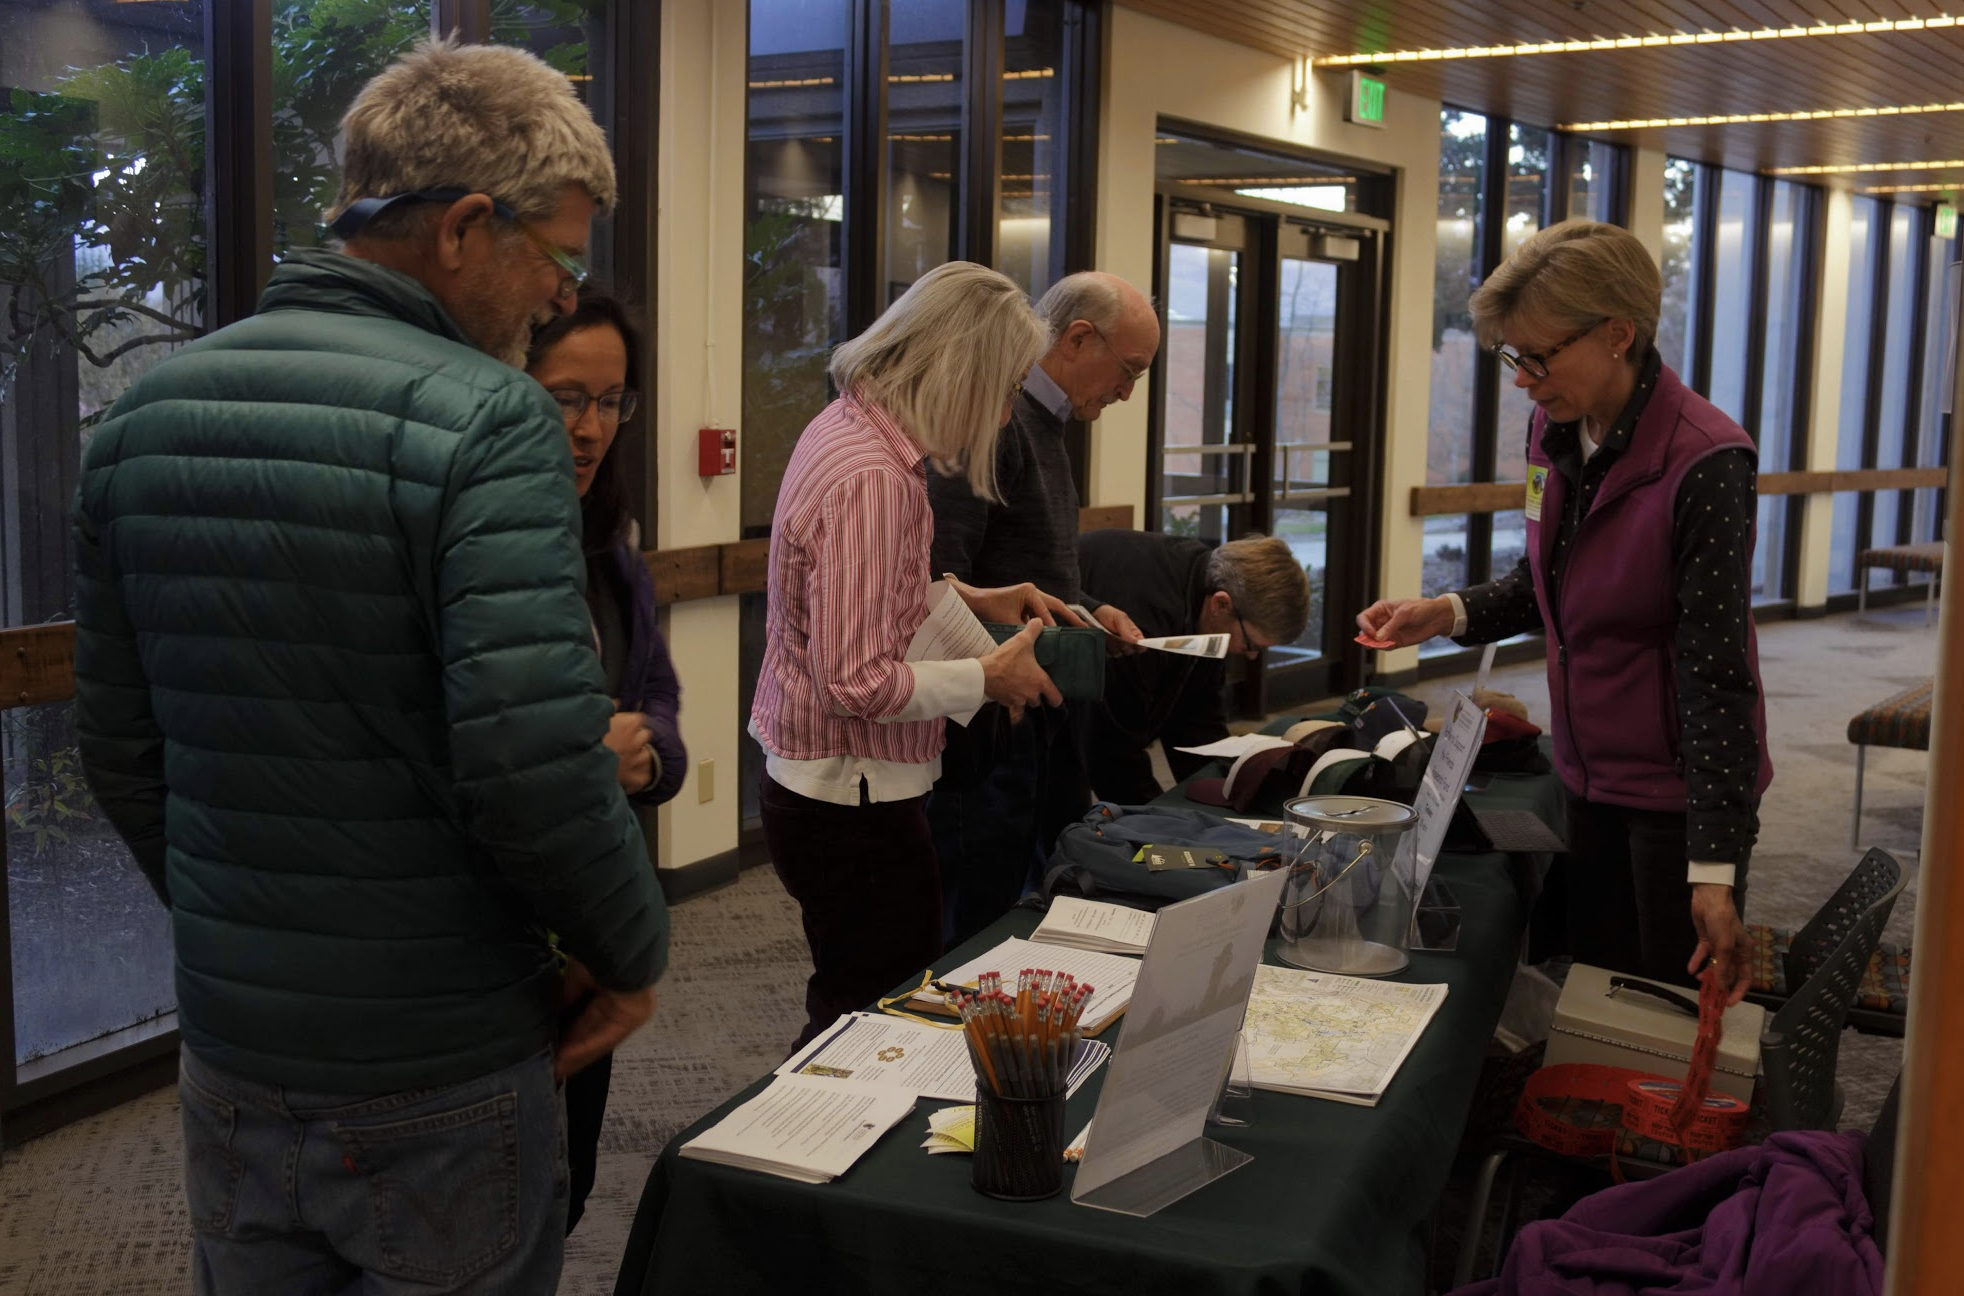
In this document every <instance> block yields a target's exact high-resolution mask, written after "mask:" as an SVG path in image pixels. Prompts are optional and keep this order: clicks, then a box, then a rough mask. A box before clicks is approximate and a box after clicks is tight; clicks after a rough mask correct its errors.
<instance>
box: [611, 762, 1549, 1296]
mask: <svg viewBox="0 0 1964 1296" xmlns="http://www.w3.org/2000/svg"><path fill="white" fill-rule="evenodd" d="M1552 784H1554V780H1553V779H1550V778H1545V777H1544V778H1539V779H1532V780H1523V781H1522V785H1521V786H1519V787H1518V788H1514V789H1511V790H1510V794H1509V795H1508V799H1509V800H1512V799H1513V796H1516V795H1518V796H1519V797H1520V798H1521V800H1520V801H1519V802H1518V803H1519V804H1522V805H1528V804H1535V805H1537V806H1539V805H1542V804H1548V803H1553V802H1554V801H1556V800H1558V797H1559V792H1558V790H1551V788H1550V786H1549V785H1552ZM1544 813H1545V811H1544ZM1437 874H1438V875H1439V876H1441V877H1443V878H1444V879H1445V880H1446V881H1447V882H1449V883H1450V885H1451V887H1452V889H1453V891H1454V892H1455V893H1456V895H1457V897H1458V899H1459V902H1460V905H1461V907H1462V910H1463V925H1462V930H1461V935H1460V938H1459V948H1458V949H1457V951H1455V952H1453V953H1433V952H1427V951H1414V952H1413V954H1412V966H1411V968H1410V969H1408V970H1407V971H1406V972H1405V973H1403V974H1401V975H1400V976H1399V977H1398V978H1397V979H1399V980H1404V981H1417V982H1427V981H1430V982H1444V983H1446V984H1447V985H1449V986H1450V987H1451V990H1450V992H1449V993H1448V995H1447V997H1446V1002H1445V1003H1444V1004H1443V1005H1442V1006H1441V1008H1440V1010H1439V1013H1438V1015H1437V1016H1436V1017H1435V1018H1434V1020H1433V1022H1432V1024H1431V1026H1430V1027H1429V1028H1428V1029H1427V1030H1426V1032H1425V1035H1424V1036H1423V1037H1422V1038H1421V1039H1420V1040H1419V1042H1418V1044H1417V1046H1416V1047H1415V1048H1414V1049H1413V1050H1412V1053H1411V1055H1410V1056H1409V1057H1408V1058H1406V1060H1405V1063H1404V1065H1403V1066H1402V1067H1401V1068H1400V1069H1399V1072H1398V1075H1397V1077H1396V1078H1395V1079H1394V1080H1393V1082H1392V1084H1391V1088H1390V1089H1389V1091H1388V1092H1387V1093H1386V1094H1385V1097H1384V1100H1383V1101H1382V1102H1381V1103H1380V1104H1379V1105H1378V1106H1377V1107H1375V1108H1365V1107H1352V1106H1348V1105H1345V1104H1342V1103H1335V1102H1326V1101H1322V1100H1318V1099H1314V1098H1302V1097H1296V1096H1293V1095H1288V1094H1275V1093H1267V1092H1259V1091H1258V1092H1257V1093H1256V1094H1255V1096H1254V1102H1253V1123H1252V1124H1251V1125H1250V1126H1249V1127H1247V1128H1245V1129H1211V1130H1209V1131H1208V1133H1209V1135H1210V1136H1211V1137H1214V1138H1216V1139H1219V1140H1220V1141H1221V1142H1224V1143H1228V1144H1231V1145H1233V1146H1235V1147H1239V1148H1241V1149H1243V1150H1245V1151H1247V1152H1250V1153H1252V1154H1253V1155H1254V1158H1255V1159H1254V1161H1253V1162H1251V1163H1250V1164H1248V1165H1246V1166H1243V1167H1242V1168H1241V1169H1239V1170H1236V1171H1234V1172H1233V1173H1232V1174H1230V1175H1228V1176H1227V1177H1226V1178H1225V1179H1222V1180H1220V1181H1219V1182H1217V1183H1214V1184H1210V1185H1209V1186H1208V1187H1206V1188H1203V1189H1201V1190H1200V1191H1199V1192H1197V1193H1194V1194H1193V1195H1192V1196H1190V1197H1187V1198H1186V1199H1184V1200H1182V1201H1179V1202H1176V1203H1174V1204H1173V1205H1172V1206H1169V1207H1167V1208H1166V1209H1165V1210H1163V1211H1161V1212H1160V1213H1159V1214H1157V1215H1155V1216H1153V1217H1151V1218H1150V1219H1133V1218H1131V1217H1129V1216H1123V1215H1114V1214H1111V1213H1109V1212H1106V1211H1099V1210H1092V1209H1090V1208H1087V1207H1080V1206H1074V1205H1072V1204H1071V1201H1070V1196H1069V1194H1070V1180H1071V1176H1072V1175H1073V1174H1075V1170H1074V1169H1070V1168H1067V1169H1066V1171H1065V1187H1064V1192H1063V1193H1061V1194H1060V1195H1058V1196H1057V1197H1055V1198H1053V1199H1051V1200H1049V1201H1046V1202H1037V1203H1030V1204H1008V1203H1003V1202H998V1201H994V1200H991V1199H989V1198H986V1197H983V1196H982V1195H981V1194H979V1193H977V1192H975V1191H974V1190H973V1189H971V1188H970V1187H969V1183H968V1175H969V1158H967V1157H965V1156H960V1155H956V1156H933V1157H931V1156H929V1155H928V1154H927V1153H926V1152H925V1151H924V1150H922V1149H921V1147H920V1146H919V1144H920V1142H921V1140H922V1139H923V1138H925V1137H926V1136H927V1112H928V1111H929V1110H930V1109H931V1108H932V1107H933V1106H934V1105H935V1104H931V1103H927V1102H923V1103H922V1104H921V1105H920V1106H919V1107H918V1108H917V1109H916V1110H915V1113H914V1114H913V1115H912V1116H911V1117H909V1118H908V1119H907V1120H906V1121H904V1122H902V1123H901V1124H900V1125H899V1126H898V1127H896V1128H895V1129H894V1130H893V1131H892V1132H890V1133H889V1134H888V1135H887V1136H886V1137H885V1138H884V1139H883V1140H882V1141H881V1142H880V1144H879V1145H878V1146H877V1147H875V1148H874V1149H873V1150H872V1151H871V1152H869V1153H867V1154H866V1156H865V1157H864V1158H862V1159H861V1161H860V1162H859V1163H858V1164H857V1165H855V1166H854V1167H853V1168H852V1170H850V1171H849V1172H848V1173H847V1174H846V1175H845V1176H844V1177H843V1178H841V1179H839V1180H837V1181H835V1182H833V1183H831V1184H825V1185H819V1186H812V1185H806V1184H800V1183H794V1182H793V1181H791V1180H789V1179H780V1178H776V1177H774V1176H770V1175H764V1174H758V1173H754V1172H749V1171H743V1170H735V1169H729V1168H725V1167H722V1166H715V1165H709V1164H706V1163H704V1162H700V1161H690V1160H683V1159H681V1158H680V1157H679V1156H678V1155H677V1153H678V1151H679V1150H680V1148H681V1146H682V1144H684V1143H686V1142H687V1141H688V1140H689V1139H690V1138H692V1137H694V1135H695V1134H696V1133H697V1132H699V1131H700V1130H701V1129H703V1128H706V1127H707V1126H708V1125H710V1124H713V1123H714V1122H715V1121H717V1120H719V1119H721V1118H722V1117H723V1116H724V1115H726V1114H727V1113H728V1112H729V1111H730V1109H732V1108H733V1107H735V1106H736V1105H737V1104H739V1103H741V1102H743V1101H746V1100H747V1099H749V1098H751V1097H754V1096H755V1095H756V1094H757V1093H758V1092H759V1091H760V1090H761V1089H762V1088H763V1086H764V1083H765V1082H766V1081H767V1080H768V1077H766V1078H765V1080H760V1081H759V1082H758V1083H756V1084H754V1085H752V1086H750V1087H749V1088H747V1089H745V1090H744V1091H743V1092H742V1093H739V1094H737V1095H736V1096H735V1097H733V1098H731V1099H730V1100H729V1101H728V1102H727V1103H725V1104H724V1105H723V1106H722V1107H719V1108H718V1109H717V1110H716V1111H714V1112H711V1113H710V1114H709V1115H708V1116H706V1117H704V1118H703V1120H702V1121H700V1122H698V1123H697V1125H696V1126H695V1127H693V1128H691V1129H689V1130H686V1131H684V1132H683V1133H682V1134H680V1135H678V1136H677V1137H676V1138H675V1139H674V1140H673V1141H671V1142H670V1143H669V1145H668V1146H667V1147H666V1148H665V1149H664V1150H663V1151H662V1154H661V1158H660V1160H659V1161H657V1163H656V1164H655V1166H654V1169H653V1170H652V1171H651V1172H650V1174H649V1177H648V1181H647V1185H646V1187H645V1189H644V1190H643V1193H642V1197H641V1204H640V1208H639V1210H638V1211H637V1213H636V1215H635V1220H634V1227H633V1232H632V1234H631V1236H630V1238H629V1240H628V1246H627V1252H626V1255H625V1257H624V1258H623V1261H622V1268H621V1274H620V1279H619V1283H618V1286H617V1287H616V1289H615V1290H616V1296H628V1294H631V1293H656V1292H677V1293H680V1292H688V1293H698V1292H717V1293H736V1292H760V1293H762V1292H770V1293H778V1292H787V1291H797V1292H807V1293H809V1292H852V1293H895V1294H896V1296H900V1294H902V1293H904V1294H905V1296H916V1294H917V1293H969V1292H972V1293H977V1294H978V1296H982V1294H984V1293H987V1294H989V1296H995V1294H997V1293H1005V1292H1022V1291H1027V1292H1046V1293H1047V1292H1055V1291H1060V1290H1071V1291H1077V1292H1110V1293H1115V1294H1121V1296H1145V1294H1146V1293H1153V1292H1167V1293H1175V1292H1177V1293H1182V1296H1185V1294H1187V1293H1207V1292H1219V1293H1249V1294H1251V1296H1252V1294H1254V1293H1279V1292H1303V1293H1311V1292H1314V1293H1318V1294H1319V1296H1320V1294H1322V1293H1356V1294H1357V1296H1390V1294H1391V1293H1401V1292H1410V1293H1416V1292H1419V1291H1421V1290H1422V1285H1423V1278H1424V1265H1425V1239H1426V1230H1427V1220H1428V1217H1429V1215H1430V1213H1431V1211H1432V1208H1433V1206H1434V1204H1435V1203H1436V1201H1437V1200H1438V1196H1439V1193H1440V1190H1441V1189H1442V1188H1443V1187H1444V1185H1445V1182H1446V1175H1447V1172H1448V1170H1449V1169H1450V1167H1451V1164H1452V1160H1453V1154H1454V1150H1455V1149H1456V1148H1457V1147H1458V1144H1459V1140H1460V1135H1461V1132H1462V1130H1463V1128H1464V1126H1465V1123H1466V1117H1467V1112H1468V1110H1469V1107H1470V1104H1471V1102H1472V1099H1473V1090H1474V1086H1475V1083H1476V1082H1477V1080H1478V1078H1479V1072H1480V1061H1481V1059H1482V1057H1483V1056H1484V1055H1485V1052H1486V1047H1487V1042H1488V1040H1489V1038H1490V1037H1491V1036H1492V1033H1493V1028H1494V1023H1495V1022H1496V1021H1497V1020H1498V1018H1499V1015H1500V1008H1501V1004H1502V1002H1503V1001H1504V1000H1505V998H1506V995H1507V989H1508V986H1509V985H1510V984H1511V982H1512V979H1513V970H1514V965H1515V956H1516V953H1517V950H1518V948H1519V943H1520V937H1521V931H1522V928H1523V924H1524V922H1525V919H1526V905H1525V901H1524V898H1523V893H1522V890H1521V886H1520V882H1519V880H1518V878H1519V870H1517V869H1516V868H1514V867H1510V864H1509V862H1508V859H1507V857H1505V856H1502V855H1497V854H1484V855H1448V856H1447V857H1445V858H1444V859H1442V860H1441V861H1440V864H1439V866H1438V869H1437ZM1037 920H1038V917H1037V915H1036V914H1035V913H1033V912H1030V911H1027V910H1015V911H1012V912H1011V913H1010V914H1009V915H1007V916H1006V917H1004V918H1002V919H1001V920H999V921H998V922H997V923H996V924H995V925H994V926H992V927H991V928H989V929H988V930H987V931H985V932H983V933H982V934H981V935H980V936H978V937H976V938H975V939H974V940H973V941H971V942H969V943H968V944H967V945H965V946H963V947H962V948H960V949H958V950H955V951H952V952H951V953H949V954H947V955H945V956H943V958H942V960H941V962H940V965H941V966H943V967H954V966H956V965H957V964H958V963H960V962H963V961H965V960H966V959H967V958H969V957H971V956H973V955H976V954H980V953H983V952H985V951H986V950H987V949H989V948H991V947H992V946H994V945H995V944H997V943H998V942H1000V941H1002V940H1003V939H1005V938H1006V937H1009V936H1027V935H1028V934H1029V933H1030V931H1031V930H1032V929H1034V927H1035V926H1036V923H1037ZM909 984H912V982H911V981H910V983H909ZM896 989H898V987H896ZM1122 1026H1123V1021H1122V1020H1121V1022H1120V1024H1119V1026H1117V1027H1114V1028H1113V1032H1116V1031H1118V1030H1119V1029H1122ZM1106 1038H1107V1040H1108V1041H1110V1042H1113V1043H1116V1041H1117V1036H1116V1034H1115V1033H1108V1034H1107V1036H1106ZM1107 1069H1108V1068H1100V1070H1099V1071H1098V1073H1097V1074H1095V1075H1094V1076H1093V1077H1092V1078H1091V1079H1090V1080H1089V1081H1088V1082H1087V1083H1086V1084H1085V1086H1084V1087H1083V1089H1081V1090H1080V1091H1079V1092H1078V1094H1077V1096H1076V1097H1075V1098H1073V1099H1072V1100H1071V1102H1070V1105H1069V1108H1068V1110H1067V1112H1066V1116H1065V1128H1066V1133H1067V1135H1069V1134H1075V1133H1076V1132H1077V1131H1078V1130H1080V1129H1082V1128H1083V1126H1084V1124H1085V1122H1086V1121H1088V1120H1090V1119H1091V1114H1092V1111H1093V1109H1094V1108H1095V1106H1096V1105H1097V1100H1098V1092H1099V1088H1100V1086H1101V1085H1102V1083H1103V1080H1104V1076H1105V1072H1106V1070H1107Z"/></svg>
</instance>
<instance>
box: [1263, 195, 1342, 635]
mask: <svg viewBox="0 0 1964 1296" xmlns="http://www.w3.org/2000/svg"><path fill="white" fill-rule="evenodd" d="M1284 234H1285V239H1284V243H1285V248H1286V247H1287V245H1288V244H1289V243H1292V242H1293V243H1298V244H1301V243H1306V242H1307V237H1306V232H1305V231H1302V230H1296V229H1291V230H1286V231H1284ZM1339 270H1340V265H1339V263H1337V262H1332V261H1314V260H1310V259H1308V258H1307V257H1305V256H1293V255H1290V254H1289V252H1288V251H1287V250H1285V251H1284V253H1283V256H1282V260H1281V283H1280V292H1279V293H1278V294H1277V306H1276V325H1275V327H1276V360H1275V453H1274V455H1273V456H1272V460H1271V462H1272V463H1273V465H1274V472H1273V476H1272V480H1271V481H1270V483H1269V503H1270V506H1271V507H1270V527H1269V529H1270V532H1271V533H1272V534H1274V535H1277V536H1280V537H1281V538H1282V539H1283V540H1285V541H1287V542H1288V544H1289V548H1290V549H1291V550H1293V551H1294V553H1295V555H1296V561H1297V562H1299V563H1301V564H1302V565H1303V569H1304V570H1305V571H1307V572H1308V573H1309V624H1308V625H1307V626H1305V627H1304V628H1303V632H1302V634H1301V636H1299V637H1298V638H1297V639H1296V641H1295V642H1294V643H1291V644H1288V645H1286V646H1283V647H1278V648H1275V649H1272V650H1270V652H1269V653H1268V654H1267V665H1268V669H1269V670H1270V671H1279V670H1285V669H1288V668H1290V667H1300V666H1308V665H1311V664H1312V663H1315V662H1317V661H1318V660H1319V659H1327V658H1328V657H1329V656H1331V655H1332V654H1331V650H1330V646H1329V645H1328V644H1327V643H1326V642H1325V639H1326V635H1325V630H1326V625H1325V622H1326V621H1327V620H1328V619H1329V616H1330V609H1329V600H1328V598H1327V597H1326V595H1327V593H1328V590H1329V575H1330V566H1331V565H1330V547H1331V538H1332V536H1333V534H1335V533H1336V532H1337V531H1339V530H1340V529H1341V527H1340V525H1339V526H1333V525H1332V522H1333V519H1334V520H1338V521H1339V522H1340V518H1339V517H1338V513H1339V511H1340V510H1342V509H1343V508H1344V501H1345V500H1346V499H1347V497H1348V496H1349V494H1350V490H1349V487H1348V485H1347V484H1345V483H1347V482H1348V481H1349V479H1350V471H1349V469H1350V463H1349V461H1350V452H1351V449H1352V443H1351V441H1350V436H1349V429H1348V428H1347V427H1345V426H1342V425H1341V421H1340V417H1339V414H1338V410H1337V404H1336V395H1337V386H1338V378H1337V297H1338V275H1339ZM1339 548H1341V545H1339Z"/></svg>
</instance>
